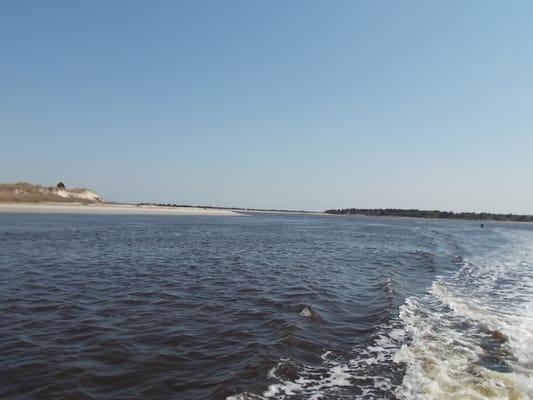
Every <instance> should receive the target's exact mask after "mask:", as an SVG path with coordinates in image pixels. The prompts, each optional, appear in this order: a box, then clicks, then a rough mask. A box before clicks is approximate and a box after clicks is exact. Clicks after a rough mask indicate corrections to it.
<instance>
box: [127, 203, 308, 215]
mask: <svg viewBox="0 0 533 400" xmlns="http://www.w3.org/2000/svg"><path fill="white" fill-rule="evenodd" d="M137 205H138V206H157V207H194V208H214V209H217V210H234V211H268V212H279V213H291V212H292V213H312V211H303V210H278V209H271V208H242V207H217V206H191V205H189V204H172V203H139V204H137Z"/></svg>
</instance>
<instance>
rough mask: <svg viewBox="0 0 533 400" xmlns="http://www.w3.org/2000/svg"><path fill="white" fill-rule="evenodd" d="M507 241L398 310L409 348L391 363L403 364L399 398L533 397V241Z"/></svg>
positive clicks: (525, 237) (527, 236)
mask: <svg viewBox="0 0 533 400" xmlns="http://www.w3.org/2000/svg"><path fill="white" fill-rule="evenodd" d="M512 236H513V237H512V238H510V240H509V243H510V244H509V245H507V246H506V247H505V248H504V249H501V250H500V251H499V252H492V253H490V254H484V255H480V256H478V257H475V258H473V259H472V260H470V261H467V262H465V265H464V267H463V268H462V269H461V270H460V271H459V272H458V273H457V274H456V275H455V276H454V277H451V278H450V279H440V280H438V281H436V282H434V283H433V285H432V287H431V289H430V291H429V293H428V295H427V296H423V297H421V298H419V299H408V300H407V301H406V304H405V305H404V306H403V307H402V308H401V311H400V318H401V319H402V321H403V322H404V323H405V329H406V331H408V332H409V334H410V337H411V341H410V343H409V344H405V345H404V346H402V348H401V349H400V350H399V351H398V352H397V353H396V355H395V357H394V359H395V361H396V362H398V363H405V365H406V374H405V377H404V380H403V383H402V385H401V387H399V388H398V389H397V390H396V394H397V395H398V397H400V398H405V399H449V398H456V399H463V398H464V399H531V398H533V368H532V367H533V365H532V360H533V323H532V322H533V318H532V312H533V311H532V308H533V306H532V298H533V285H532V282H533V279H532V278H533V271H532V269H531V267H530V265H532V264H531V263H532V262H533V251H531V249H532V248H533V236H532V234H531V232H522V233H521V234H517V233H513V234H512ZM487 346H489V347H488V349H487V348H486V347H487ZM488 352H489V353H490V352H492V353H494V354H489V353H488ZM491 355H492V356H493V357H494V358H496V359H497V361H498V362H499V363H500V366H499V367H498V368H495V367H491V365H490V363H487V362H484V361H483V360H484V357H488V356H491Z"/></svg>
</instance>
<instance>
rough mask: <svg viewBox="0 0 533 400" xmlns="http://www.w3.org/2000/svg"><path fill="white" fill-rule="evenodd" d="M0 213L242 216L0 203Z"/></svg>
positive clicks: (107, 206) (224, 212)
mask: <svg viewBox="0 0 533 400" xmlns="http://www.w3.org/2000/svg"><path fill="white" fill-rule="evenodd" d="M0 213H27V214H32V213H34V214H39V213H41V214H55V213H57V214H139V215H213V216H231V215H233V216H236V215H242V214H239V213H237V212H235V211H231V210H221V209H216V208H200V207H161V206H138V205H132V204H81V203H0Z"/></svg>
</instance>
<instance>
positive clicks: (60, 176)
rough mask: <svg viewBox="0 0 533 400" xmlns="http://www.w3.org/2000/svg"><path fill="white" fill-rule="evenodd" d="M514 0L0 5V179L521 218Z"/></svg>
mask: <svg viewBox="0 0 533 400" xmlns="http://www.w3.org/2000/svg"><path fill="white" fill-rule="evenodd" d="M532 178H533V2H531V1H513V2H504V1H443V2H436V1H368V2H363V1H355V0H354V1H320V2H317V1H261V2H259V1H212V2H208V1H71V0H68V1H53V0H51V1H24V0H11V1H7V0H3V1H0V181H2V182H15V181H30V182H35V183H41V184H55V183H56V182H57V181H59V180H62V181H64V182H65V183H66V184H67V185H74V186H87V187H91V188H94V189H96V190H97V191H99V192H100V193H101V194H102V195H103V196H105V197H106V198H108V199H112V200H117V201H156V202H159V201H161V202H176V203H190V204H210V205H221V206H247V207H268V208H270V207H272V208H296V209H317V210H321V209H325V208H332V207H402V208H411V207H414V208H429V209H433V208H438V209H446V210H457V211H458V210H465V211H467V210H476V211H482V210H486V211H498V212H515V213H533V180H532Z"/></svg>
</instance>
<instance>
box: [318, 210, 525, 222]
mask: <svg viewBox="0 0 533 400" xmlns="http://www.w3.org/2000/svg"><path fill="white" fill-rule="evenodd" d="M325 212H326V213H327V214H339V215H370V216H394V217H415V218H444V219H468V220H478V221H486V220H492V221H519V222H533V215H518V214H493V213H486V212H482V213H476V212H453V211H440V210H418V209H407V210H406V209H401V208H342V209H332V210H326V211H325Z"/></svg>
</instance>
